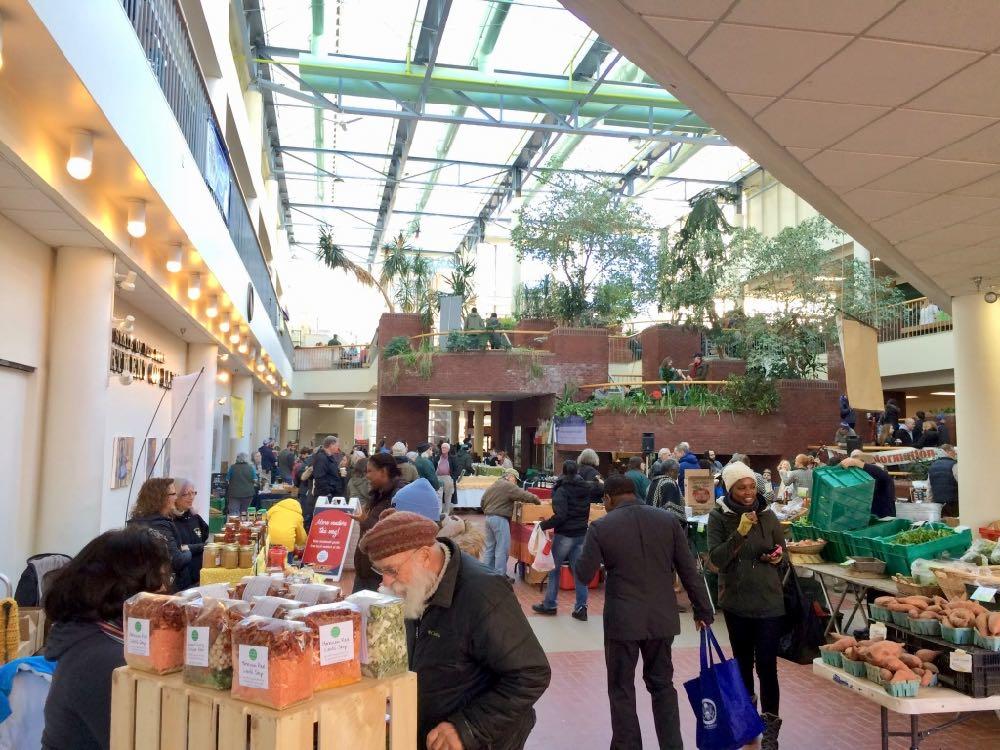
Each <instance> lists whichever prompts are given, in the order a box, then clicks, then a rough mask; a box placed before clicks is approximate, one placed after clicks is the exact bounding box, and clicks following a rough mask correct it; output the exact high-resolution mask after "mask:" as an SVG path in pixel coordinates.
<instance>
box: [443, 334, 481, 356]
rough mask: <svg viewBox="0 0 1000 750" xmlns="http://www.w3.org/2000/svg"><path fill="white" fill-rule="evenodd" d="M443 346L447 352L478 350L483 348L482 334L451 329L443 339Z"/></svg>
mask: <svg viewBox="0 0 1000 750" xmlns="http://www.w3.org/2000/svg"><path fill="white" fill-rule="evenodd" d="M445 348H447V350H448V351H449V352H469V351H479V350H481V349H482V348H483V340H482V336H481V335H477V334H469V333H463V332H462V331H451V332H450V333H449V334H448V338H447V339H446V341H445Z"/></svg>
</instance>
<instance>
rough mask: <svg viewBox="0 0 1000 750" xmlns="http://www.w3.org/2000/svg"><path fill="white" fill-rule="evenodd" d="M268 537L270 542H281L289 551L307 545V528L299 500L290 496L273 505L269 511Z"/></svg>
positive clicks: (271, 543)
mask: <svg viewBox="0 0 1000 750" xmlns="http://www.w3.org/2000/svg"><path fill="white" fill-rule="evenodd" d="M267 537H268V539H267V541H268V544H270V545H275V544H281V545H283V546H284V547H285V549H287V550H288V551H289V552H291V551H292V550H293V549H294V548H295V547H305V546H306V528H305V526H304V525H303V523H302V506H301V505H299V501H298V500H295V499H294V498H291V497H288V498H285V499H284V500H281V501H280V502H277V503H275V504H274V505H272V506H271V509H270V510H268V511H267Z"/></svg>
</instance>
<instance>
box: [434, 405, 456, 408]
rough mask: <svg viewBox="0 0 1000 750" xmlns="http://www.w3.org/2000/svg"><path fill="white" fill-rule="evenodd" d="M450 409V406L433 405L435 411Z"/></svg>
mask: <svg viewBox="0 0 1000 750" xmlns="http://www.w3.org/2000/svg"><path fill="white" fill-rule="evenodd" d="M451 407H452V405H451V404H434V408H435V409H450V408H451Z"/></svg>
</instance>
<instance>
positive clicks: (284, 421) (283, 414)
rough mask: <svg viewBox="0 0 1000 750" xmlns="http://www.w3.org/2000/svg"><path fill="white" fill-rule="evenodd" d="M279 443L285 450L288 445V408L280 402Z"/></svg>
mask: <svg viewBox="0 0 1000 750" xmlns="http://www.w3.org/2000/svg"><path fill="white" fill-rule="evenodd" d="M278 442H279V443H280V444H281V447H282V448H284V447H285V446H286V445H288V407H287V406H286V405H285V403H284V402H278Z"/></svg>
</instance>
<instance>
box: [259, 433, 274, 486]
mask: <svg viewBox="0 0 1000 750" xmlns="http://www.w3.org/2000/svg"><path fill="white" fill-rule="evenodd" d="M259 452H260V469H261V472H262V473H263V474H266V475H267V481H268V482H273V481H274V480H275V479H276V477H275V473H276V471H277V469H278V457H277V456H276V455H275V454H274V440H272V439H271V438H268V439H267V440H265V441H264V443H263V444H262V445H261V446H260V451H259Z"/></svg>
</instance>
